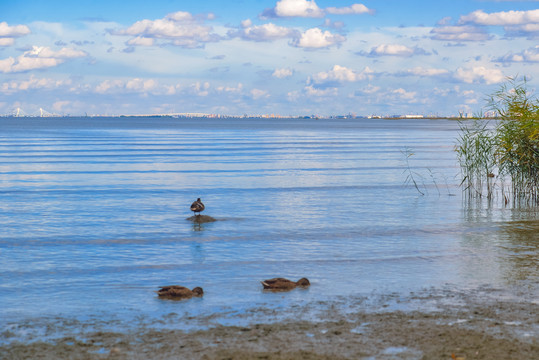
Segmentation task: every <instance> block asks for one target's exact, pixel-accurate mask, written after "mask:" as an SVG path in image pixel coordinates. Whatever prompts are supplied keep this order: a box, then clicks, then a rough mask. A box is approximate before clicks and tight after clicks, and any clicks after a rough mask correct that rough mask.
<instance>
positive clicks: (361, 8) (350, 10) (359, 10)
mask: <svg viewBox="0 0 539 360" xmlns="http://www.w3.org/2000/svg"><path fill="white" fill-rule="evenodd" d="M326 11H327V13H328V14H335V15H349V14H372V13H373V10H371V9H369V8H368V7H366V6H365V5H363V4H353V5H350V6H347V7H343V8H336V7H328V8H327V9H326Z"/></svg>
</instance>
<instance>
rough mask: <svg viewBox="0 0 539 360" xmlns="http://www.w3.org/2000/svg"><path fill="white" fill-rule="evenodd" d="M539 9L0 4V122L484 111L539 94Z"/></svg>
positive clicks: (137, 0) (510, 4)
mask: <svg viewBox="0 0 539 360" xmlns="http://www.w3.org/2000/svg"><path fill="white" fill-rule="evenodd" d="M538 5H539V1H537V0H535V1H502V0H492V1H489V0H476V1H464V0H455V1H441V2H433V1H420V0H416V1H413V0H412V1H407V2H403V1H399V0H387V1H362V2H354V0H351V1H343V0H338V1H323V0H259V1H247V0H230V1H226V2H223V1H217V0H211V1H199V2H191V1H168V0H167V1H165V0H154V1H151V2H147V1H142V0H133V1H130V2H129V3H125V2H123V1H118V0H109V1H102V0H96V1H92V2H71V1H65V0H50V1H46V2H43V1H39V0H24V1H11V2H7V1H3V2H1V3H0V114H10V113H13V112H14V111H15V110H16V109H18V108H20V109H23V110H24V112H25V113H26V114H32V115H35V114H38V113H40V112H43V111H45V112H47V113H54V114H59V115H66V114H70V115H75V116H77V115H85V114H96V115H97V114H102V115H105V114H108V115H132V114H167V113H205V114H221V115H242V114H279V115H282V116H301V115H309V114H319V115H321V116H335V115H345V114H348V113H354V114H357V115H362V116H366V115H370V114H402V115H407V114H422V115H425V116H426V115H429V114H436V115H439V116H453V115H458V114H461V113H481V112H483V111H484V110H485V109H484V105H485V98H486V96H487V95H488V94H491V93H493V92H494V91H496V90H497V89H498V88H499V86H500V85H501V84H502V83H503V82H504V81H505V79H506V77H508V76H517V75H520V76H522V75H525V76H527V77H528V79H529V88H530V89H531V90H535V89H536V88H537V87H538V85H539V76H538V75H539V66H538V65H539V45H538V40H539V6H538ZM41 109H44V110H41Z"/></svg>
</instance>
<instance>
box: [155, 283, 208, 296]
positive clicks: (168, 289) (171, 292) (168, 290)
mask: <svg viewBox="0 0 539 360" xmlns="http://www.w3.org/2000/svg"><path fill="white" fill-rule="evenodd" d="M157 295H159V297H165V298H169V299H190V298H192V297H193V296H202V295H204V291H203V290H202V288H201V287H198V286H197V287H196V288H194V289H193V290H189V289H188V288H186V287H183V286H179V285H169V286H161V288H160V289H159V290H158V291H157Z"/></svg>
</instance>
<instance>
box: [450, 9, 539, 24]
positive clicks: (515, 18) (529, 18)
mask: <svg viewBox="0 0 539 360" xmlns="http://www.w3.org/2000/svg"><path fill="white" fill-rule="evenodd" d="M460 23H474V24H477V25H497V26H507V25H524V24H530V23H535V24H537V23H539V9H536V10H527V11H501V12H496V13H490V14H488V13H486V12H484V11H483V10H477V11H474V12H472V13H470V14H468V15H463V16H461V17H460Z"/></svg>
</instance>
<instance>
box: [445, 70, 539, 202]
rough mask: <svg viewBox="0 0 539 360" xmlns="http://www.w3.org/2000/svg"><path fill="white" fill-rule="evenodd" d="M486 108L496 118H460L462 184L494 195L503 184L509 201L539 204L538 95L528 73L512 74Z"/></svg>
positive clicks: (469, 189)
mask: <svg viewBox="0 0 539 360" xmlns="http://www.w3.org/2000/svg"><path fill="white" fill-rule="evenodd" d="M488 108H489V109H491V110H494V111H495V112H496V114H497V115H498V120H497V121H495V122H492V121H489V120H487V119H477V120H475V121H473V122H461V123H460V134H459V138H458V139H457V147H456V151H457V154H458V160H459V163H460V167H461V172H462V183H461V185H463V187H464V189H465V191H466V192H467V193H468V196H472V197H474V196H479V197H483V196H486V197H487V198H488V199H492V197H493V195H494V194H495V193H496V191H495V190H496V189H500V190H501V193H502V195H503V197H504V199H505V203H506V204H507V203H508V199H509V197H512V198H513V201H514V203H515V204H517V203H518V204H522V203H534V204H537V203H539V100H538V99H537V98H536V97H533V94H531V93H530V92H529V91H528V88H527V79H526V78H525V77H524V78H522V79H518V78H516V77H511V78H508V79H507V82H506V83H505V84H503V85H502V86H501V87H500V89H499V90H498V91H496V92H495V93H493V94H492V95H491V96H490V97H489V98H488ZM496 173H497V175H494V174H496ZM506 182H509V186H508V187H506Z"/></svg>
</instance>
